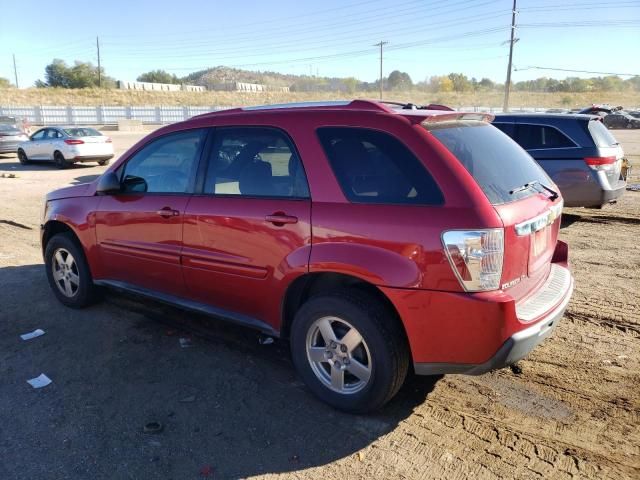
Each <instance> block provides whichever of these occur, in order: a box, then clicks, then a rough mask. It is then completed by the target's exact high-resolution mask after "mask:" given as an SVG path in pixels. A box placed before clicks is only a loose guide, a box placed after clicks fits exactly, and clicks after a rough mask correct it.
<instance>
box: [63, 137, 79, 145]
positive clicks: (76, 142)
mask: <svg viewBox="0 0 640 480" xmlns="http://www.w3.org/2000/svg"><path fill="white" fill-rule="evenodd" d="M64 143H66V144H67V145H80V144H82V143H84V141H83V140H76V139H74V138H68V139H66V140H65V141H64Z"/></svg>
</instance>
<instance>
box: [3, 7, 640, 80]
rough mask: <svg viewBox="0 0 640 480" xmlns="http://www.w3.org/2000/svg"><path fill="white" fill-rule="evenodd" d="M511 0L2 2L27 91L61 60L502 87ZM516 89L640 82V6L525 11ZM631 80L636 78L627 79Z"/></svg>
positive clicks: (110, 69)
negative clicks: (595, 79)
mask: <svg viewBox="0 0 640 480" xmlns="http://www.w3.org/2000/svg"><path fill="white" fill-rule="evenodd" d="M511 10H512V0H490V1H487V0H448V1H447V0H395V1H393V0H368V1H367V0H345V1H340V0H323V1H322V2H320V1H314V2H310V1H306V0H269V1H264V0H262V1H258V0H241V1H229V0H225V1H204V0H201V1H194V0H180V1H167V0H155V1H147V0H138V1H134V0H129V1H122V0H111V1H102V2H77V1H73V2H71V1H67V0H56V1H55V2H44V1H34V0H21V1H20V2H16V1H15V0H0V12H1V14H0V77H4V78H8V79H10V80H11V82H14V71H13V59H12V55H13V54H15V57H16V64H17V70H18V82H19V86H20V87H27V86H32V85H33V83H34V82H35V81H36V80H37V79H43V78H44V67H45V66H46V65H47V64H48V63H51V61H52V60H53V59H54V58H61V59H63V60H65V61H66V62H67V63H69V64H72V63H73V62H74V61H75V60H81V61H89V62H92V63H94V64H96V63H97V51H96V37H99V39H100V53H101V62H102V66H103V67H104V69H105V71H106V74H107V75H109V76H111V77H114V78H115V79H116V80H135V79H136V77H137V76H138V75H139V74H141V73H144V72H146V71H149V70H152V69H164V70H167V71H169V72H170V73H175V74H176V75H178V76H184V75H186V74H188V73H190V72H193V71H196V70H201V69H205V68H208V67H214V66H217V65H227V66H235V67H238V68H244V69H248V70H261V71H266V70H268V71H276V72H281V73H288V74H313V75H321V76H336V77H347V76H353V77H356V78H358V79H360V80H364V81H373V80H375V79H376V78H377V77H378V75H379V49H378V47H375V46H374V44H376V43H378V42H380V41H385V42H388V44H387V45H385V47H384V64H383V70H384V74H385V75H388V73H389V72H391V71H392V70H401V71H405V72H407V73H409V75H410V76H411V78H412V79H413V81H414V82H417V81H421V80H425V79H426V78H428V77H430V76H432V75H446V74H448V73H450V72H458V73H464V74H466V75H467V76H469V77H476V78H477V79H481V78H483V77H488V78H490V79H492V80H494V81H498V82H504V80H505V75H506V68H507V56H508V39H509V32H510V24H511ZM516 24H517V28H516V38H518V41H517V43H516V44H515V48H514V60H513V63H514V66H515V71H514V73H513V77H512V80H513V81H514V82H517V81H521V80H529V79H533V78H537V77H541V76H548V77H555V78H565V77H567V76H580V77H589V76H594V74H591V73H572V72H566V71H556V70H542V69H540V68H532V67H549V68H564V69H569V70H587V71H594V72H611V73H629V74H640V0H632V1H630V0H627V1H623V0H610V1H609V0H607V1H595V0H566V1H565V2H559V1H557V0H555V1H554V0H518V4H517V15H516ZM625 78H626V77H625Z"/></svg>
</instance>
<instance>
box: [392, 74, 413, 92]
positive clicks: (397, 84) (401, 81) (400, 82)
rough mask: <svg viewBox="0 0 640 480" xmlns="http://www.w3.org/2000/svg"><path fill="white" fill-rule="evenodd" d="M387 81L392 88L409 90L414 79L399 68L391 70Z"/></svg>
mask: <svg viewBox="0 0 640 480" xmlns="http://www.w3.org/2000/svg"><path fill="white" fill-rule="evenodd" d="M386 83H387V87H388V88H389V89H390V90H409V89H410V88H411V87H413V81H411V77H410V76H409V74H408V73H406V72H401V71H399V70H394V71H393V72H391V73H390V74H389V77H387V82H386Z"/></svg>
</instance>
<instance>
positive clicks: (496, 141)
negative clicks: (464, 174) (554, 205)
mask: <svg viewBox="0 0 640 480" xmlns="http://www.w3.org/2000/svg"><path fill="white" fill-rule="evenodd" d="M423 126H424V127H425V128H426V129H427V130H429V131H430V132H431V133H432V134H433V136H434V137H436V138H437V139H438V140H439V141H440V142H441V143H442V144H443V145H444V146H445V147H447V149H448V150H449V151H450V152H451V153H452V154H453V155H455V157H456V158H457V159H458V160H459V161H460V163H462V165H464V167H465V168H466V169H467V171H468V172H469V173H470V174H471V175H472V176H473V178H474V179H475V181H476V182H477V183H478V185H479V186H480V188H481V189H482V191H483V192H484V193H485V195H486V196H487V198H488V199H489V201H490V202H491V203H492V204H493V205H499V204H503V203H508V202H512V201H514V200H519V199H521V198H525V197H529V196H531V195H534V194H536V190H535V189H531V188H524V189H521V188H520V187H522V186H523V185H525V184H531V183H532V182H539V183H541V184H543V185H547V186H551V185H553V182H552V181H551V179H549V177H548V176H547V174H546V173H545V172H544V170H542V168H541V167H540V166H539V165H538V164H537V163H536V162H535V160H533V158H531V156H529V154H528V153H527V152H525V151H524V150H523V149H522V147H520V145H518V144H517V143H516V142H514V141H513V140H512V139H511V138H509V137H508V136H507V135H506V134H504V133H502V132H501V131H500V130H498V129H497V128H495V127H494V126H493V125H490V124H488V123H485V122H480V121H453V122H438V123H431V124H430V123H424V124H423Z"/></svg>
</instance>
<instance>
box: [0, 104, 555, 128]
mask: <svg viewBox="0 0 640 480" xmlns="http://www.w3.org/2000/svg"><path fill="white" fill-rule="evenodd" d="M228 108H232V107H220V106H217V105H213V106H211V107H195V106H177V107H168V106H152V105H149V106H131V105H130V106H98V107H87V106H75V107H74V106H67V107H64V106H55V105H38V106H8V107H2V106H0V115H9V116H12V117H16V118H18V119H19V120H22V119H23V118H26V119H27V120H28V121H29V123H31V124H32V125H55V124H60V125H116V124H117V123H118V120H120V119H129V120H140V121H142V122H143V123H147V124H149V123H153V124H167V123H175V122H181V121H182V120H186V119H188V118H191V117H193V116H195V115H200V114H203V113H208V112H216V111H218V110H225V109H228ZM456 109H457V110H463V111H468V112H490V113H499V112H502V108H497V107H483V106H460V107H456ZM546 110H548V108H546V107H512V108H511V111H512V112H545V111H546Z"/></svg>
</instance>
